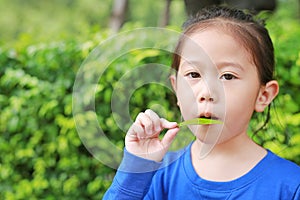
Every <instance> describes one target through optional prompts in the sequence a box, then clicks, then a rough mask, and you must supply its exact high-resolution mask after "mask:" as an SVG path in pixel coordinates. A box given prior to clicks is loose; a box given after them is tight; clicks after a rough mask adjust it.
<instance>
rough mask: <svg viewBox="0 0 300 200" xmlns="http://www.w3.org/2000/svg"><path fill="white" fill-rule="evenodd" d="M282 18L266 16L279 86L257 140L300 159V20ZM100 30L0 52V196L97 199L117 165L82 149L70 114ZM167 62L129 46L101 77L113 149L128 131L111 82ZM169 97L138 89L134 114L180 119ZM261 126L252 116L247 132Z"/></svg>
mask: <svg viewBox="0 0 300 200" xmlns="http://www.w3.org/2000/svg"><path fill="white" fill-rule="evenodd" d="M287 15H288V13H287V12H284V10H279V11H278V12H277V13H276V14H275V15H273V16H271V17H270V19H269V20H268V28H269V30H270V33H271V35H272V38H273V41H274V45H275V48H276V61H277V74H276V75H277V77H278V79H279V82H280V85H281V90H280V96H279V97H278V98H277V102H276V109H275V110H273V112H272V120H271V123H270V124H269V126H268V128H267V129H266V130H263V131H261V132H260V133H259V134H258V135H256V136H255V137H254V138H255V140H256V141H257V142H258V143H261V144H263V145H264V146H265V147H266V148H269V149H271V150H273V151H274V152H276V153H278V154H279V155H281V156H283V157H285V158H287V159H290V160H292V161H294V162H297V163H298V164H300V134H299V133H300V108H299V106H300V94H299V89H300V81H299V76H300V50H299V48H298V47H299V46H300V38H299V37H298V36H299V35H300V25H299V21H298V20H297V19H295V18H292V17H290V16H287ZM98 34H99V35H97V37H95V39H93V40H91V41H87V42H85V43H79V42H76V41H72V40H68V41H65V42H58V43H45V44H40V45H33V46H30V45H22V44H19V45H18V48H15V49H2V50H0V51H1V52H0V53H1V54H0V66H1V68H0V108H1V115H0V133H1V137H0V144H1V145H0V155H1V156H0V182H1V185H0V199H75V198H79V199H99V198H100V199H101V197H102V195H103V193H104V192H105V190H106V189H107V188H108V187H109V185H110V182H111V180H112V178H113V176H114V170H113V169H110V168H108V167H106V166H104V165H103V164H102V163H101V162H99V161H98V160H96V159H95V158H93V157H92V156H91V154H90V153H89V152H88V151H87V150H86V148H85V147H84V145H83V144H82V142H81V140H80V138H79V136H78V134H77V131H76V127H75V123H74V119H73V115H72V90H73V84H74V81H75V76H76V73H77V71H78V70H79V67H80V65H81V63H82V62H83V60H84V59H85V58H86V57H87V55H88V54H89V53H90V51H91V49H93V48H94V47H96V46H97V44H98V42H99V40H100V41H102V40H104V39H106V38H107V37H108V36H107V33H105V32H104V31H103V32H102V33H98ZM170 59H171V58H170V54H169V53H168V52H164V51H158V50H155V51H153V50H140V51H133V52H130V53H128V54H126V55H123V56H120V57H119V58H118V59H116V60H115V61H114V62H112V63H111V66H110V67H108V68H107V70H106V71H105V73H104V76H103V77H102V78H101V80H99V82H98V87H97V88H98V89H97V91H96V99H95V104H96V112H97V115H98V120H99V124H100V125H101V127H102V128H103V131H104V132H105V133H106V134H107V135H108V136H109V138H110V139H111V141H112V142H114V143H115V144H116V145H117V146H120V147H122V146H123V137H124V134H125V133H124V131H121V130H120V129H119V128H118V127H117V126H116V124H115V122H114V119H113V117H112V110H111V94H112V93H113V90H114V87H115V84H116V82H117V81H118V80H119V79H120V78H121V77H122V76H123V75H124V74H125V73H126V72H128V69H130V68H133V67H135V66H139V65H143V64H146V63H159V64H163V65H170ZM154 75H155V74H154ZM161 75H162V74H157V76H161ZM163 75H164V76H167V74H163ZM137 80H138V79H137ZM166 81H167V80H166ZM128 84H133V85H134V84H137V83H130V82H128ZM173 100H174V95H173V93H172V91H170V90H169V89H168V88H166V87H162V86H160V85H157V84H147V85H144V86H142V87H139V88H138V89H137V90H136V91H135V93H134V94H133V96H132V97H131V98H130V114H131V117H132V118H134V117H135V116H136V115H137V113H138V112H140V111H143V110H145V109H147V108H149V107H150V108H152V109H154V110H156V111H157V112H162V113H161V114H162V115H163V116H165V117H167V118H168V119H174V120H178V119H179V118H180V115H179V112H178V110H177V108H176V106H175V105H174V104H173V103H172V101H173ZM162 108H163V109H162ZM257 119H260V118H257ZM260 124H261V122H257V120H253V121H252V127H254V128H253V129H252V128H250V129H249V131H250V134H251V132H253V130H254V129H255V128H257V127H258V126H259V125H260ZM127 127H128V125H127Z"/></svg>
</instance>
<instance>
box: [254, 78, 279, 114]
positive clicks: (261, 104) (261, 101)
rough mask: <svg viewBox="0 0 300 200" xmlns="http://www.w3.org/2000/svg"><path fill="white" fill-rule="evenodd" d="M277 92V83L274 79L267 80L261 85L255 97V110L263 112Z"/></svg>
mask: <svg viewBox="0 0 300 200" xmlns="http://www.w3.org/2000/svg"><path fill="white" fill-rule="evenodd" d="M278 92H279V85H278V82H277V81H275V80H272V81H269V82H268V83H267V84H266V85H265V86H262V87H261V88H260V91H259V94H258V96H257V99H256V104H255V111H256V112H263V111H264V109H265V108H266V107H267V106H268V105H269V104H270V103H271V102H272V101H273V99H274V98H275V97H276V96H277V94H278Z"/></svg>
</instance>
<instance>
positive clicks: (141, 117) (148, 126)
mask: <svg viewBox="0 0 300 200" xmlns="http://www.w3.org/2000/svg"><path fill="white" fill-rule="evenodd" d="M136 122H137V123H139V124H140V125H141V126H142V127H143V128H144V134H145V135H148V136H150V135H153V134H154V131H153V121H152V120H151V119H150V117H149V116H148V115H147V114H145V113H140V114H138V116H137V119H136Z"/></svg>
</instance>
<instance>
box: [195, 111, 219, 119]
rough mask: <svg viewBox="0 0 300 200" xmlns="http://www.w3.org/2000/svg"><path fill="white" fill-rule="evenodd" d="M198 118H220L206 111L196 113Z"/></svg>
mask: <svg viewBox="0 0 300 200" xmlns="http://www.w3.org/2000/svg"><path fill="white" fill-rule="evenodd" d="M198 117H199V118H204V119H213V120H220V118H219V117H217V116H216V115H214V114H212V113H210V112H206V113H201V114H200V115H198Z"/></svg>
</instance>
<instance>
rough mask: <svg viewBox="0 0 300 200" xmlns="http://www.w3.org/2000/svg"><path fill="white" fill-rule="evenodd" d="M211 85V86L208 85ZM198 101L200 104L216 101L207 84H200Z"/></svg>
mask: <svg viewBox="0 0 300 200" xmlns="http://www.w3.org/2000/svg"><path fill="white" fill-rule="evenodd" d="M210 85H211V84H210ZM198 101H199V102H201V103H204V102H211V103H214V102H215V101H216V98H215V95H214V92H213V89H212V87H208V85H207V84H201V86H200V88H199V94H198Z"/></svg>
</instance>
